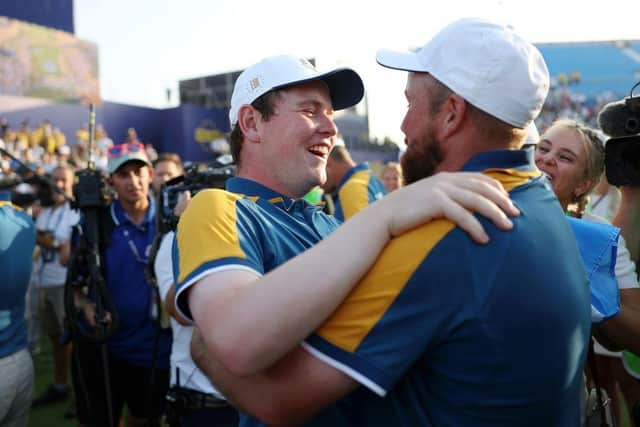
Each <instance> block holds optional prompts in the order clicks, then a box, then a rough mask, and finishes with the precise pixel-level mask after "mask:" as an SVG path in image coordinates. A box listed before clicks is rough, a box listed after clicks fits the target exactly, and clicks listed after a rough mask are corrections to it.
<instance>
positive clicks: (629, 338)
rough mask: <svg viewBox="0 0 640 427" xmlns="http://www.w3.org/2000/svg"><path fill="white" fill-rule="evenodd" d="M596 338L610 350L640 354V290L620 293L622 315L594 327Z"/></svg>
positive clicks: (627, 290) (628, 290) (626, 290)
mask: <svg viewBox="0 0 640 427" xmlns="http://www.w3.org/2000/svg"><path fill="white" fill-rule="evenodd" d="M594 331H595V332H596V338H597V339H598V341H600V342H601V344H602V345H604V346H605V347H607V348H608V349H609V350H612V351H617V350H629V351H632V352H634V353H636V354H640V288H634V289H623V290H621V291H620V313H618V314H617V315H616V316H614V317H613V318H611V319H609V320H607V321H605V322H602V323H600V324H598V325H594Z"/></svg>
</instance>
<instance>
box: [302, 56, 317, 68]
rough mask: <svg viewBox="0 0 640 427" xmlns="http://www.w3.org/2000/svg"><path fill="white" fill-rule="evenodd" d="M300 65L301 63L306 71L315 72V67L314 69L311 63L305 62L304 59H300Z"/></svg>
mask: <svg viewBox="0 0 640 427" xmlns="http://www.w3.org/2000/svg"><path fill="white" fill-rule="evenodd" d="M300 63H301V64H302V65H304V66H305V67H307V68H308V69H310V70H313V71H316V67H314V66H313V64H312V63H311V62H309V61H307V60H306V59H304V58H300Z"/></svg>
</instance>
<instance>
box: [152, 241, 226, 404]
mask: <svg viewBox="0 0 640 427" xmlns="http://www.w3.org/2000/svg"><path fill="white" fill-rule="evenodd" d="M174 234H175V233H174V232H173V231H170V232H169V233H167V234H166V235H165V236H164V237H163V238H162V242H161V243H160V247H159V248H158V253H157V254H156V260H155V262H154V264H153V267H154V270H155V273H156V279H157V281H158V287H159V288H160V298H162V301H163V302H164V301H165V300H166V298H167V293H168V292H169V289H171V286H174V284H173V263H172V261H171V252H172V250H173V237H174ZM171 330H172V332H173V344H172V346H171V385H174V384H176V370H180V386H181V387H186V388H190V389H192V390H196V391H199V392H202V393H208V394H212V395H214V396H216V397H218V398H220V399H224V396H222V395H221V394H220V392H219V391H218V390H216V389H215V387H213V385H212V384H211V382H210V381H209V379H208V378H207V377H206V376H205V375H204V374H203V373H202V371H201V370H200V369H198V367H197V366H196V365H195V363H194V362H193V359H192V358H191V335H192V334H193V328H192V327H190V326H183V325H181V324H179V323H178V322H176V320H175V319H174V318H173V317H172V318H171Z"/></svg>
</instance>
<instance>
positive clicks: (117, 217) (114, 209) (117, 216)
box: [111, 196, 156, 226]
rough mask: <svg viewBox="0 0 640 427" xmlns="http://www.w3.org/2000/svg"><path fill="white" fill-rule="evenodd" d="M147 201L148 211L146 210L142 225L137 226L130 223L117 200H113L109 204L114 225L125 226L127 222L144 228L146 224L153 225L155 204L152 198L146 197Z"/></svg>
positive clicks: (131, 222)
mask: <svg viewBox="0 0 640 427" xmlns="http://www.w3.org/2000/svg"><path fill="white" fill-rule="evenodd" d="M147 200H148V201H149V209H147V214H146V215H145V216H144V220H143V221H142V223H140V224H137V225H136V224H134V223H133V221H131V219H130V218H129V216H128V215H127V213H126V212H125V211H124V209H123V208H122V205H121V204H120V201H119V200H115V201H114V202H113V203H111V218H113V222H114V223H115V225H121V224H126V223H127V222H128V223H129V224H132V225H136V226H144V225H146V224H148V223H153V221H154V218H155V216H156V204H155V201H154V200H153V198H152V197H149V196H147Z"/></svg>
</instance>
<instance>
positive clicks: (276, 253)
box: [173, 177, 339, 318]
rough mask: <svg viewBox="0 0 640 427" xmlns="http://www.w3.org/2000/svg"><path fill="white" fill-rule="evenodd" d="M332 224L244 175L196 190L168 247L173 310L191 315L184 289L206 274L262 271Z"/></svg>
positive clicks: (331, 220)
mask: <svg viewBox="0 0 640 427" xmlns="http://www.w3.org/2000/svg"><path fill="white" fill-rule="evenodd" d="M338 225H339V223H338V222H337V221H336V220H335V219H334V218H333V217H330V216H328V215H326V214H324V213H323V212H322V207H321V206H314V205H312V204H310V203H308V202H307V201H305V200H303V199H291V198H288V197H286V196H283V195H281V194H279V193H277V192H275V191H273V190H271V189H269V188H267V187H265V186H263V185H261V184H258V183H257V182H254V181H251V180H248V179H245V178H239V177H236V178H231V179H229V180H227V182H226V191H223V190H217V189H216V190H206V191H201V192H200V193H198V194H197V195H196V197H194V199H193V200H192V201H191V203H190V205H189V208H188V209H187V210H186V211H185V213H184V214H183V215H182V217H181V219H180V224H179V225H178V233H177V236H176V241H177V245H174V252H173V262H174V274H175V275H176V281H175V282H176V283H177V292H176V306H177V308H178V310H180V312H181V313H182V314H183V315H185V316H186V317H188V318H191V313H190V311H189V308H188V306H187V301H186V298H185V297H184V295H185V292H184V291H185V290H186V289H187V288H188V287H189V286H191V285H192V284H193V283H195V282H196V281H198V280H199V279H201V278H202V277H204V276H206V275H207V274H210V273H213V272H215V271H220V270H224V269H229V268H233V269H245V270H250V271H252V272H254V273H256V274H257V275H263V274H266V273H268V272H269V271H271V270H273V269H274V268H276V267H278V266H279V265H280V264H282V263H284V262H285V261H287V260H289V259H290V258H293V257H294V256H296V255H298V254H299V253H301V252H303V251H305V250H306V249H308V248H310V247H311V246H313V245H315V244H316V243H318V242H319V241H320V240H322V238H323V237H325V236H326V235H328V234H329V233H331V232H332V231H333V230H335V229H336V228H337V227H338Z"/></svg>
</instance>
